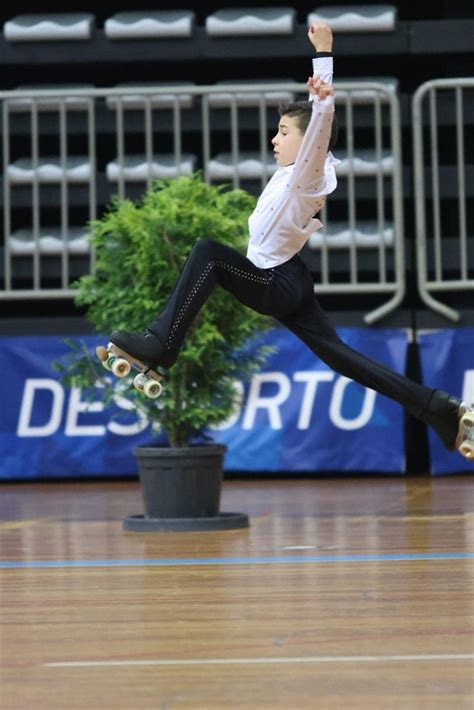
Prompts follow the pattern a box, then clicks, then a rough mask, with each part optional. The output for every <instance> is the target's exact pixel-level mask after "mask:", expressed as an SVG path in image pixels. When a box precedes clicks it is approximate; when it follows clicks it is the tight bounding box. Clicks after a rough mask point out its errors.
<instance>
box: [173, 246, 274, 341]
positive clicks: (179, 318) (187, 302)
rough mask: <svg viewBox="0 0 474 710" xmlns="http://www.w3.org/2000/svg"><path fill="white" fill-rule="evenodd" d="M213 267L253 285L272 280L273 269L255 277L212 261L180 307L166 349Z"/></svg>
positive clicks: (230, 266) (266, 283) (229, 265)
mask: <svg viewBox="0 0 474 710" xmlns="http://www.w3.org/2000/svg"><path fill="white" fill-rule="evenodd" d="M214 266H220V267H222V268H223V269H226V270H227V271H230V272H231V273H232V274H236V275H237V276H240V277H241V278H243V279H247V280H248V281H254V282H255V283H259V284H262V286H268V285H269V284H270V283H271V282H272V280H273V269H268V271H269V274H270V275H269V276H268V277H267V276H257V274H250V273H248V272H247V271H242V269H238V268H237V267H236V266H232V265H231V264H226V263H225V261H221V260H218V259H212V260H211V261H210V262H209V263H208V265H207V266H206V268H205V269H204V271H203V272H202V274H201V276H200V277H199V278H198V280H197V281H196V283H195V285H194V288H193V290H192V291H191V293H190V294H189V295H188V297H187V299H186V300H185V302H184V303H183V305H182V306H181V308H180V310H179V313H178V315H177V318H176V321H175V322H174V324H173V326H172V328H171V331H170V334H169V336H168V341H167V343H166V348H167V349H169V348H170V347H171V343H172V341H173V338H174V336H175V335H176V331H177V329H178V328H179V325H180V323H181V321H182V320H183V317H184V314H185V312H186V309H187V308H188V306H190V304H191V301H192V300H193V298H194V296H195V295H196V293H197V292H198V291H199V289H200V288H201V286H202V285H203V283H204V281H205V280H206V278H207V277H208V275H209V273H210V271H211V270H212V269H213V268H214Z"/></svg>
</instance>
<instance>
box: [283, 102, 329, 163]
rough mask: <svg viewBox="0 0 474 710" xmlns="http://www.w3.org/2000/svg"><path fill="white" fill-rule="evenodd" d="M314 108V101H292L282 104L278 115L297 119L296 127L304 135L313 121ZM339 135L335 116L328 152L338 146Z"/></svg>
mask: <svg viewBox="0 0 474 710" xmlns="http://www.w3.org/2000/svg"><path fill="white" fill-rule="evenodd" d="M312 108H313V102H312V101H290V102H289V103H284V104H280V105H279V107H278V113H279V114H280V118H281V117H282V116H289V117H290V118H295V119H296V125H297V126H298V128H299V129H300V131H301V133H303V134H304V132H305V131H306V129H307V128H308V124H309V122H310V120H311V112H312ZM338 135H339V126H338V123H337V117H336V114H334V117H333V119H332V126H331V136H330V138H329V145H328V151H330V150H332V149H333V148H334V146H335V145H336V143H337V137H338Z"/></svg>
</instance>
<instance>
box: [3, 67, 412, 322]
mask: <svg viewBox="0 0 474 710" xmlns="http://www.w3.org/2000/svg"><path fill="white" fill-rule="evenodd" d="M335 86H336V103H337V112H338V117H339V123H340V125H341V128H342V131H341V132H344V134H345V138H346V156H345V158H344V160H343V165H341V166H340V171H339V172H340V175H339V182H340V187H339V188H338V190H336V192H335V193H334V194H333V196H332V200H334V201H335V200H338V204H339V203H340V202H341V199H342V204H343V207H342V208H341V212H342V214H343V217H344V216H345V215H346V219H345V220H344V219H343V220H342V221H341V219H340V218H339V220H332V218H331V209H332V208H331V199H330V200H329V207H326V208H325V210H324V213H323V215H322V221H323V222H324V223H325V224H326V222H327V224H326V228H325V229H323V230H320V231H319V232H317V233H316V234H315V235H313V237H314V238H312V239H310V247H309V251H310V252H311V253H312V254H316V253H317V254H318V259H319V262H320V269H319V270H320V281H319V282H317V283H316V284H315V290H316V291H317V292H318V293H338V294H340V293H348V294H353V293H378V294H385V293H387V294H390V296H391V297H390V299H389V300H388V301H387V302H385V303H384V304H383V305H382V306H380V307H379V308H377V309H376V310H374V311H372V312H371V313H369V314H367V316H366V321H367V322H368V323H373V322H374V321H376V320H378V319H380V318H382V317H383V316H384V315H386V314H387V313H389V312H390V311H391V310H393V309H394V308H396V307H397V305H398V304H399V303H400V301H401V300H402V298H403V295H404V290H405V282H404V265H403V211H402V178H401V155H400V117H399V103H398V98H397V96H396V94H395V93H394V92H393V91H390V90H388V89H387V87H386V86H384V85H383V84H382V83H377V82H375V81H370V82H352V81H351V82H345V83H343V82H339V83H337V82H336V84H335ZM279 92H280V93H281V92H283V94H285V95H288V97H289V98H291V96H293V95H295V94H297V93H299V94H304V95H305V94H306V87H305V86H304V85H301V84H296V83H294V82H287V83H285V82H284V83H267V84H252V85H248V86H246V85H241V84H228V85H218V84H215V85H212V86H173V87H163V86H160V87H150V86H146V87H133V88H115V89H89V88H86V89H61V90H55V91H53V90H49V89H48V90H36V91H30V90H29V91H18V90H17V91H10V92H0V100H1V101H2V106H3V121H2V132H3V212H4V247H3V262H4V263H3V287H2V288H0V298H2V299H10V300H13V299H26V298H35V299H40V298H41V299H46V298H58V297H68V298H70V297H72V296H73V295H74V290H73V289H72V288H71V281H73V280H74V278H75V277H76V276H77V274H78V273H84V272H86V271H87V270H90V269H93V268H94V255H93V254H92V253H91V250H90V248H89V245H88V243H87V235H86V227H81V225H85V224H86V223H87V222H88V221H89V220H94V219H95V218H96V216H97V215H98V213H99V209H100V207H101V206H104V205H106V204H107V203H108V202H110V199H111V196H112V194H114V193H116V194H118V196H119V197H126V196H127V197H128V196H130V197H138V196H139V194H140V193H141V192H143V190H144V189H145V187H149V186H150V185H151V183H152V181H153V179H154V178H156V177H162V176H174V175H176V176H177V175H179V174H185V173H189V172H191V171H193V170H195V169H198V168H200V169H202V170H203V173H204V176H205V179H206V180H208V181H212V180H219V181H224V182H231V183H232V185H233V186H235V187H237V186H239V185H241V184H242V185H243V186H244V185H245V187H246V188H247V189H249V188H248V186H250V189H251V190H255V191H256V190H259V189H260V188H262V187H263V186H264V185H265V183H266V182H267V180H268V178H269V176H270V175H271V173H272V171H273V170H274V169H275V168H274V166H273V165H272V164H271V163H270V162H269V160H268V146H269V140H270V136H271V135H273V133H274V130H273V128H274V127H276V123H277V116H276V112H275V115H274V116H273V113H272V118H271V119H270V120H271V121H272V124H271V125H270V129H271V133H269V117H268V115H267V113H268V110H269V106H274V105H275V96H276V94H278V93H279ZM270 99H271V100H270ZM196 100H199V102H200V106H198V107H197V112H196V110H195V109H194V106H193V104H194V102H195V101H196ZM242 105H243V108H242ZM359 106H360V107H363V109H361V110H363V111H364V112H365V119H364V120H365V128H366V129H368V130H369V131H370V133H371V135H372V136H373V141H369V152H371V155H370V156H369V157H370V160H368V162H367V160H365V158H367V155H366V153H367V150H365V153H364V151H362V152H363V153H364V156H363V158H364V159H362V157H361V155H360V154H359V153H358V151H357V149H356V147H355V146H356V138H355V135H356V129H357V122H355V120H354V114H355V113H356V112H358V111H359ZM165 108H166V109H167V111H168V112H167V113H166V114H165V112H164V110H163V109H165ZM190 108H193V111H194V113H193V115H194V118H193V119H191V118H190V113H191V112H190V111H189V109H190ZM158 111H160V115H159V117H157V116H158V113H157V112H158ZM252 111H253V112H254V113H253V114H252ZM216 112H217V113H216ZM255 112H256V115H255ZM367 112H368V113H367ZM13 114H15V120H12V115H13ZM21 114H23V115H21ZM243 114H245V116H244V115H243ZM196 115H197V118H196ZM112 116H114V125H113V126H112ZM129 119H130V120H129ZM193 121H194V123H193ZM250 129H252V131H253V135H254V138H253V141H254V142H253V144H252V147H254V146H255V145H257V150H256V151H255V150H254V151H253V153H252V155H253V162H252V161H250V165H251V167H250V170H249V167H248V164H246V165H244V166H242V164H241V157H242V156H243V155H244V153H245V151H244V150H241V147H240V143H241V142H242V140H243V135H244V133H245V131H250ZM192 131H193V132H194V133H197V134H198V139H197V141H196V142H197V143H198V144H199V149H198V151H197V152H198V155H190V154H187V153H185V152H184V150H183V145H184V144H185V142H186V143H187V144H189V136H190V132H192ZM104 132H105V133H106V134H107V133H108V134H111V135H113V136H114V140H115V146H114V149H115V153H116V159H115V161H114V160H112V161H110V157H111V156H110V155H109V156H108V153H110V150H111V149H112V147H111V145H110V144H107V137H106V136H105V138H102V134H103V133H104ZM256 132H257V138H256V143H255V133H256ZM45 135H46V136H47V138H48V140H49V142H50V143H51V142H54V140H57V142H58V148H57V156H56V158H53V159H51V158H50V157H49V156H47V157H44V153H43V151H42V144H43V142H44V141H45ZM131 135H132V136H133V140H134V144H135V145H136V144H137V142H139V141H143V149H142V152H143V154H142V155H140V156H133V155H131V154H130V151H129V148H128V144H129V143H130V136H131ZM157 135H158V136H160V135H161V136H162V137H163V141H162V144H165V143H166V144H168V143H169V140H170V136H171V138H172V142H173V151H172V153H171V155H165V156H164V155H163V153H161V158H160V154H158V158H157V153H156V152H155V149H156V136H157ZM25 136H27V140H28V141H29V156H30V157H29V158H28V159H25V158H24V157H20V158H17V159H16V160H15V157H16V156H17V155H24V152H25ZM216 136H218V137H219V136H220V139H221V140H222V136H224V140H226V141H227V145H230V158H229V157H228V158H227V163H226V164H221V165H220V166H219V165H218V164H217V162H216V160H215V156H214V157H213V156H212V145H213V141H216ZM17 144H19V145H20V148H18V147H17ZM372 146H373V147H372ZM160 147H161V146H160ZM365 148H367V145H366V146H365ZM78 149H79V150H82V152H83V153H84V155H83V156H82V164H81V160H79V158H78V156H77V151H78ZM19 151H20V152H19ZM21 151H23V152H21ZM337 152H338V150H336V153H337ZM255 154H256V155H257V158H258V159H259V160H257V162H256V161H255ZM12 160H13V162H12ZM107 160H109V162H107V164H106V169H105V171H104V162H105V161H107ZM140 160H141V162H140ZM48 161H49V162H48ZM157 161H158V162H157ZM160 161H161V162H160ZM367 166H368V167H367ZM48 170H49V172H48ZM229 178H230V179H229ZM137 180H138V182H137ZM112 183H114V184H115V185H116V188H115V187H114V189H112ZM359 185H363V190H362V193H363V194H362V196H361V198H360V199H361V200H363V201H364V202H365V210H366V211H367V209H368V210H369V212H370V215H371V216H372V214H373V213H375V214H376V219H375V220H373V219H371V220H370V229H369V232H368V233H367V229H366V227H367V220H366V221H365V222H364V223H363V225H362V222H363V220H361V219H359V215H358V212H359V195H358V186H359ZM341 191H342V194H343V197H342V198H341V197H340V196H339V195H340V193H341ZM76 193H77V194H76ZM367 204H368V205H369V206H368V207H367ZM338 210H339V208H338ZM55 211H56V212H57V211H59V217H54V212H55ZM78 215H79V217H78ZM388 220H391V222H390V223H389V222H388ZM75 221H76V223H77V222H78V221H79V224H78V226H77V228H76V229H74V223H75ZM25 222H27V229H25ZM47 222H49V223H51V222H54V223H55V224H56V225H57V226H56V229H46V230H45V228H44V227H43V224H46V223H47ZM335 225H337V229H339V231H337V229H336V228H335ZM361 225H362V226H361ZM341 227H342V231H341ZM364 230H365V231H364ZM343 252H344V253H346V254H347V259H346V262H347V266H344V267H341V263H342V261H343V260H341V255H342V253H343ZM369 253H370V254H371V255H372V257H373V258H372V262H371V265H370V267H368V270H367V273H366V274H365V275H363V276H362V277H361V266H360V265H361V261H364V258H365V255H367V254H369ZM333 255H334V256H335V257H336V259H335V263H336V265H337V268H336V269H335V268H332V266H331V258H332V256H333ZM54 260H56V261H58V260H59V263H60V273H59V276H58V274H57V273H56V272H55V271H54V268H53V267H52V266H51V264H52V262H54ZM338 260H339V261H338ZM341 269H342V271H341ZM341 273H344V281H342V282H341ZM0 278H1V277H0ZM338 279H339V281H338Z"/></svg>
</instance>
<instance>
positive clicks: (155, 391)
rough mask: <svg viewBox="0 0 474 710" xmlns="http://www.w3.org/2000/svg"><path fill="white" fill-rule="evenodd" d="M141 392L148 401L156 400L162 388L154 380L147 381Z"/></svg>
mask: <svg viewBox="0 0 474 710" xmlns="http://www.w3.org/2000/svg"><path fill="white" fill-rule="evenodd" d="M143 392H144V394H145V395H146V396H147V397H149V398H150V399H156V398H157V397H159V396H160V394H161V393H162V392H163V387H162V386H161V384H160V383H159V382H157V381H156V380H148V381H147V382H146V383H145V385H144V386H143Z"/></svg>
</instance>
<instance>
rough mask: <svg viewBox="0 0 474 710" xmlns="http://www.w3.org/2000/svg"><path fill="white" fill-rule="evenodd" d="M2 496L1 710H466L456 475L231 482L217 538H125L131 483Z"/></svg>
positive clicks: (470, 636)
mask: <svg viewBox="0 0 474 710" xmlns="http://www.w3.org/2000/svg"><path fill="white" fill-rule="evenodd" d="M0 493H1V496H0V542H1V554H0V580H1V585H0V594H1V610H0V615H1V616H0V622H1V626H0V643H1V678H0V707H1V709H2V710H36V709H40V710H42V709H47V710H49V709H51V708H53V709H54V708H87V710H91V709H95V708H99V709H101V710H116V709H119V708H127V709H130V710H135V709H137V710H138V709H140V710H141V709H143V708H149V709H152V710H164V709H166V710H168V709H171V708H199V709H203V710H207V709H208V708H210V709H211V708H223V709H226V710H228V709H229V708H252V709H254V708H255V709H259V708H269V709H270V708H271V709H273V708H287V709H288V710H299V709H300V708H315V709H319V708H337V709H338V710H346V709H348V708H364V710H367V709H368V708H376V709H377V710H380V709H385V708H397V710H398V709H402V710H405V709H406V708H416V709H417V710H418V709H420V710H431V709H433V708H443V709H445V708H453V709H456V710H459V709H460V708H469V709H470V710H472V708H473V707H474V683H473V677H474V674H473V670H474V666H473V660H474V629H473V626H474V624H473V621H474V539H473V528H474V491H473V485H472V478H470V477H468V476H465V477H445V478H441V479H436V478H435V479H433V478H428V477H426V478H425V477H423V478H412V479H406V480H405V479H403V478H387V479H380V478H379V479H374V478H361V479H358V480H352V479H349V480H348V479H342V480H339V481H336V480H330V481H329V480H309V479H296V480H261V479H260V480H244V481H242V480H240V481H237V480H234V481H232V480H231V481H227V482H226V483H225V485H224V492H223V500H222V506H221V507H222V510H223V511H235V512H245V513H247V514H248V515H249V516H250V520H251V527H250V528H249V529H244V530H235V531H228V532H220V533H215V532H202V533H189V532H187V533H133V532H125V531H123V530H122V520H123V518H124V517H126V516H127V515H129V514H135V513H141V512H142V510H143V507H142V502H141V494H140V489H139V487H138V484H137V483H134V482H118V483H117V482H106V483H95V482H89V483H69V484H68V483H65V484H62V483H48V484H42V485H40V484H17V485H10V484H3V485H2V486H1V488H0Z"/></svg>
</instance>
